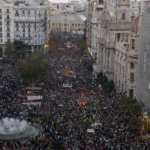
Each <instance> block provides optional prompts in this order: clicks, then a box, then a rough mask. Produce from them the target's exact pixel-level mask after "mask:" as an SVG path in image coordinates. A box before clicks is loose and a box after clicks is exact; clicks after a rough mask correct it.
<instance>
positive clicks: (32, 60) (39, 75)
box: [16, 53, 49, 82]
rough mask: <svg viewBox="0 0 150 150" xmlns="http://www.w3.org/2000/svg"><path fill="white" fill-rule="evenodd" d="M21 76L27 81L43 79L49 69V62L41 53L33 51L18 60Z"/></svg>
mask: <svg viewBox="0 0 150 150" xmlns="http://www.w3.org/2000/svg"><path fill="white" fill-rule="evenodd" d="M16 64H17V66H18V70H19V72H20V75H21V78H22V79H23V81H25V82H32V81H33V82H35V81H38V80H41V79H43V77H44V75H45V74H46V72H47V71H48V67H49V66H48V63H47V62H46V61H45V60H44V56H43V54H41V53H32V54H30V55H28V56H27V57H26V58H25V59H23V60H18V61H17V62H16Z"/></svg>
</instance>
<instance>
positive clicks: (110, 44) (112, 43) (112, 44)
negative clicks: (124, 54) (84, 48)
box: [106, 42, 115, 49]
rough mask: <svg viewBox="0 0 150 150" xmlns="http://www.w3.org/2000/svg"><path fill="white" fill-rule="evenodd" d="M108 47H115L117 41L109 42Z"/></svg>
mask: <svg viewBox="0 0 150 150" xmlns="http://www.w3.org/2000/svg"><path fill="white" fill-rule="evenodd" d="M106 47H107V48H111V49H115V42H107V43H106Z"/></svg>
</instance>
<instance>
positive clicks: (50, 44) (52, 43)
mask: <svg viewBox="0 0 150 150" xmlns="http://www.w3.org/2000/svg"><path fill="white" fill-rule="evenodd" d="M56 46H57V38H56V32H51V38H50V39H49V41H48V47H49V49H55V48H56Z"/></svg>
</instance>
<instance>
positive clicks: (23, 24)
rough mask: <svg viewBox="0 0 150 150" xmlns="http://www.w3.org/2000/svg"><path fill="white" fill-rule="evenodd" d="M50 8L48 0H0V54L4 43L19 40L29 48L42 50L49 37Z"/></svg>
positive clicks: (0, 54)
mask: <svg viewBox="0 0 150 150" xmlns="http://www.w3.org/2000/svg"><path fill="white" fill-rule="evenodd" d="M50 19H51V10H50V7H49V1H48V0H44V1H43V0H34V1H30V0H14V1H10V0H1V1H0V56H2V55H3V52H4V49H5V43H6V42H7V41H8V40H10V41H14V40H15V39H16V40H21V41H23V42H24V43H26V44H28V45H29V47H30V48H29V50H30V51H34V50H42V49H43V46H44V44H45V42H46V41H47V40H48V38H49V33H50V28H51V23H50Z"/></svg>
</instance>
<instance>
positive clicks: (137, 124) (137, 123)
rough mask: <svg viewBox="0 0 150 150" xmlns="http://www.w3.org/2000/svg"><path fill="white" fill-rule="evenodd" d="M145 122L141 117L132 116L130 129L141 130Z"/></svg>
mask: <svg viewBox="0 0 150 150" xmlns="http://www.w3.org/2000/svg"><path fill="white" fill-rule="evenodd" d="M143 125H144V121H143V120H142V119H141V118H140V117H136V116H132V117H131V119H130V121H129V128H130V129H131V130H133V131H136V130H140V129H141V127H142V126H143Z"/></svg>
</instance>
